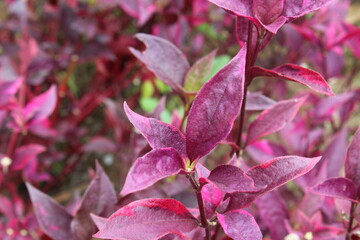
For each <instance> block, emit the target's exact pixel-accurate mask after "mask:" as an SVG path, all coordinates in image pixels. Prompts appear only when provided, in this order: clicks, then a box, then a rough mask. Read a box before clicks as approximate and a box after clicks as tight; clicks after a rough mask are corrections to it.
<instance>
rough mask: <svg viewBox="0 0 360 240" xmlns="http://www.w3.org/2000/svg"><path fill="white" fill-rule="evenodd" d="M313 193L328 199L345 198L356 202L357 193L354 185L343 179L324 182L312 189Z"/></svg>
mask: <svg viewBox="0 0 360 240" xmlns="http://www.w3.org/2000/svg"><path fill="white" fill-rule="evenodd" d="M311 190H312V192H314V193H316V194H320V195H324V196H328V197H336V198H343V199H347V200H350V201H356V191H355V186H354V183H353V182H352V181H351V180H350V179H348V178H343V177H338V178H329V179H327V180H325V181H324V182H322V183H320V184H318V185H316V186H314V187H312V189H311Z"/></svg>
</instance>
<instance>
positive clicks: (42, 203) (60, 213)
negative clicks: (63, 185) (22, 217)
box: [26, 183, 75, 240]
mask: <svg viewBox="0 0 360 240" xmlns="http://www.w3.org/2000/svg"><path fill="white" fill-rule="evenodd" d="M26 186H27V189H28V191H29V194H30V198H31V201H32V203H33V206H34V210H35V214H36V217H37V220H38V222H39V224H40V226H41V228H42V230H43V231H44V232H45V233H46V234H47V235H48V236H50V237H51V238H52V239H54V240H64V239H67V240H75V239H74V238H73V236H72V234H71V231H70V222H71V220H72V216H71V215H70V214H69V213H68V212H67V211H66V210H65V208H63V207H62V206H60V205H59V204H58V203H56V202H55V201H54V200H53V199H51V198H50V197H49V196H47V195H46V194H44V193H42V192H40V191H39V190H37V189H36V188H34V187H33V186H31V185H30V184H29V183H27V184H26Z"/></svg>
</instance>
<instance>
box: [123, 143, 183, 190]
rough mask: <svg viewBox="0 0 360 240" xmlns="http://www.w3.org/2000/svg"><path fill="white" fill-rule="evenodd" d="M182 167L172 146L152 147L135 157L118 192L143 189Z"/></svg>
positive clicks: (179, 158) (175, 172) (173, 173)
mask: <svg viewBox="0 0 360 240" xmlns="http://www.w3.org/2000/svg"><path fill="white" fill-rule="evenodd" d="M183 168H184V166H183V161H182V159H181V157H180V155H179V154H178V153H177V152H176V151H175V150H174V149H173V148H162V149H154V150H152V151H151V152H149V153H148V154H146V155H145V156H143V157H140V158H138V159H136V161H135V163H134V164H133V166H132V167H131V168H130V171H129V173H128V175H127V177H126V181H125V184H124V187H123V189H122V191H121V193H120V194H121V195H126V194H129V193H133V192H136V191H140V190H142V189H145V188H147V187H149V186H151V185H152V184H154V183H156V182H157V181H159V180H160V179H163V178H165V177H169V176H172V175H175V174H177V173H179V172H180V171H181V170H182V169H183Z"/></svg>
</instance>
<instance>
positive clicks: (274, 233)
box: [256, 191, 289, 239]
mask: <svg viewBox="0 0 360 240" xmlns="http://www.w3.org/2000/svg"><path fill="white" fill-rule="evenodd" d="M256 205H257V207H258V210H259V215H260V217H261V220H262V221H263V222H264V223H265V225H266V226H267V227H268V229H269V232H270V237H271V239H284V238H285V236H286V235H287V233H288V231H287V229H286V224H285V221H286V220H287V219H289V216H288V209H287V208H286V205H285V203H284V202H283V200H282V198H281V197H280V196H279V194H278V193H277V192H276V191H273V192H269V193H267V194H265V195H264V196H262V197H260V198H258V199H257V200H256ZM274 226H276V227H274Z"/></svg>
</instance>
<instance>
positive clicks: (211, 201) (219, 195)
mask: <svg viewBox="0 0 360 240" xmlns="http://www.w3.org/2000/svg"><path fill="white" fill-rule="evenodd" d="M201 195H202V198H203V201H204V206H205V214H206V218H207V219H211V218H212V217H213V215H214V214H215V210H216V208H217V206H219V204H220V202H221V200H222V199H223V197H224V194H223V192H222V191H221V190H220V189H219V188H218V187H217V186H216V185H214V184H212V183H211V182H209V183H208V184H206V185H204V186H203V187H202V188H201Z"/></svg>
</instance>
